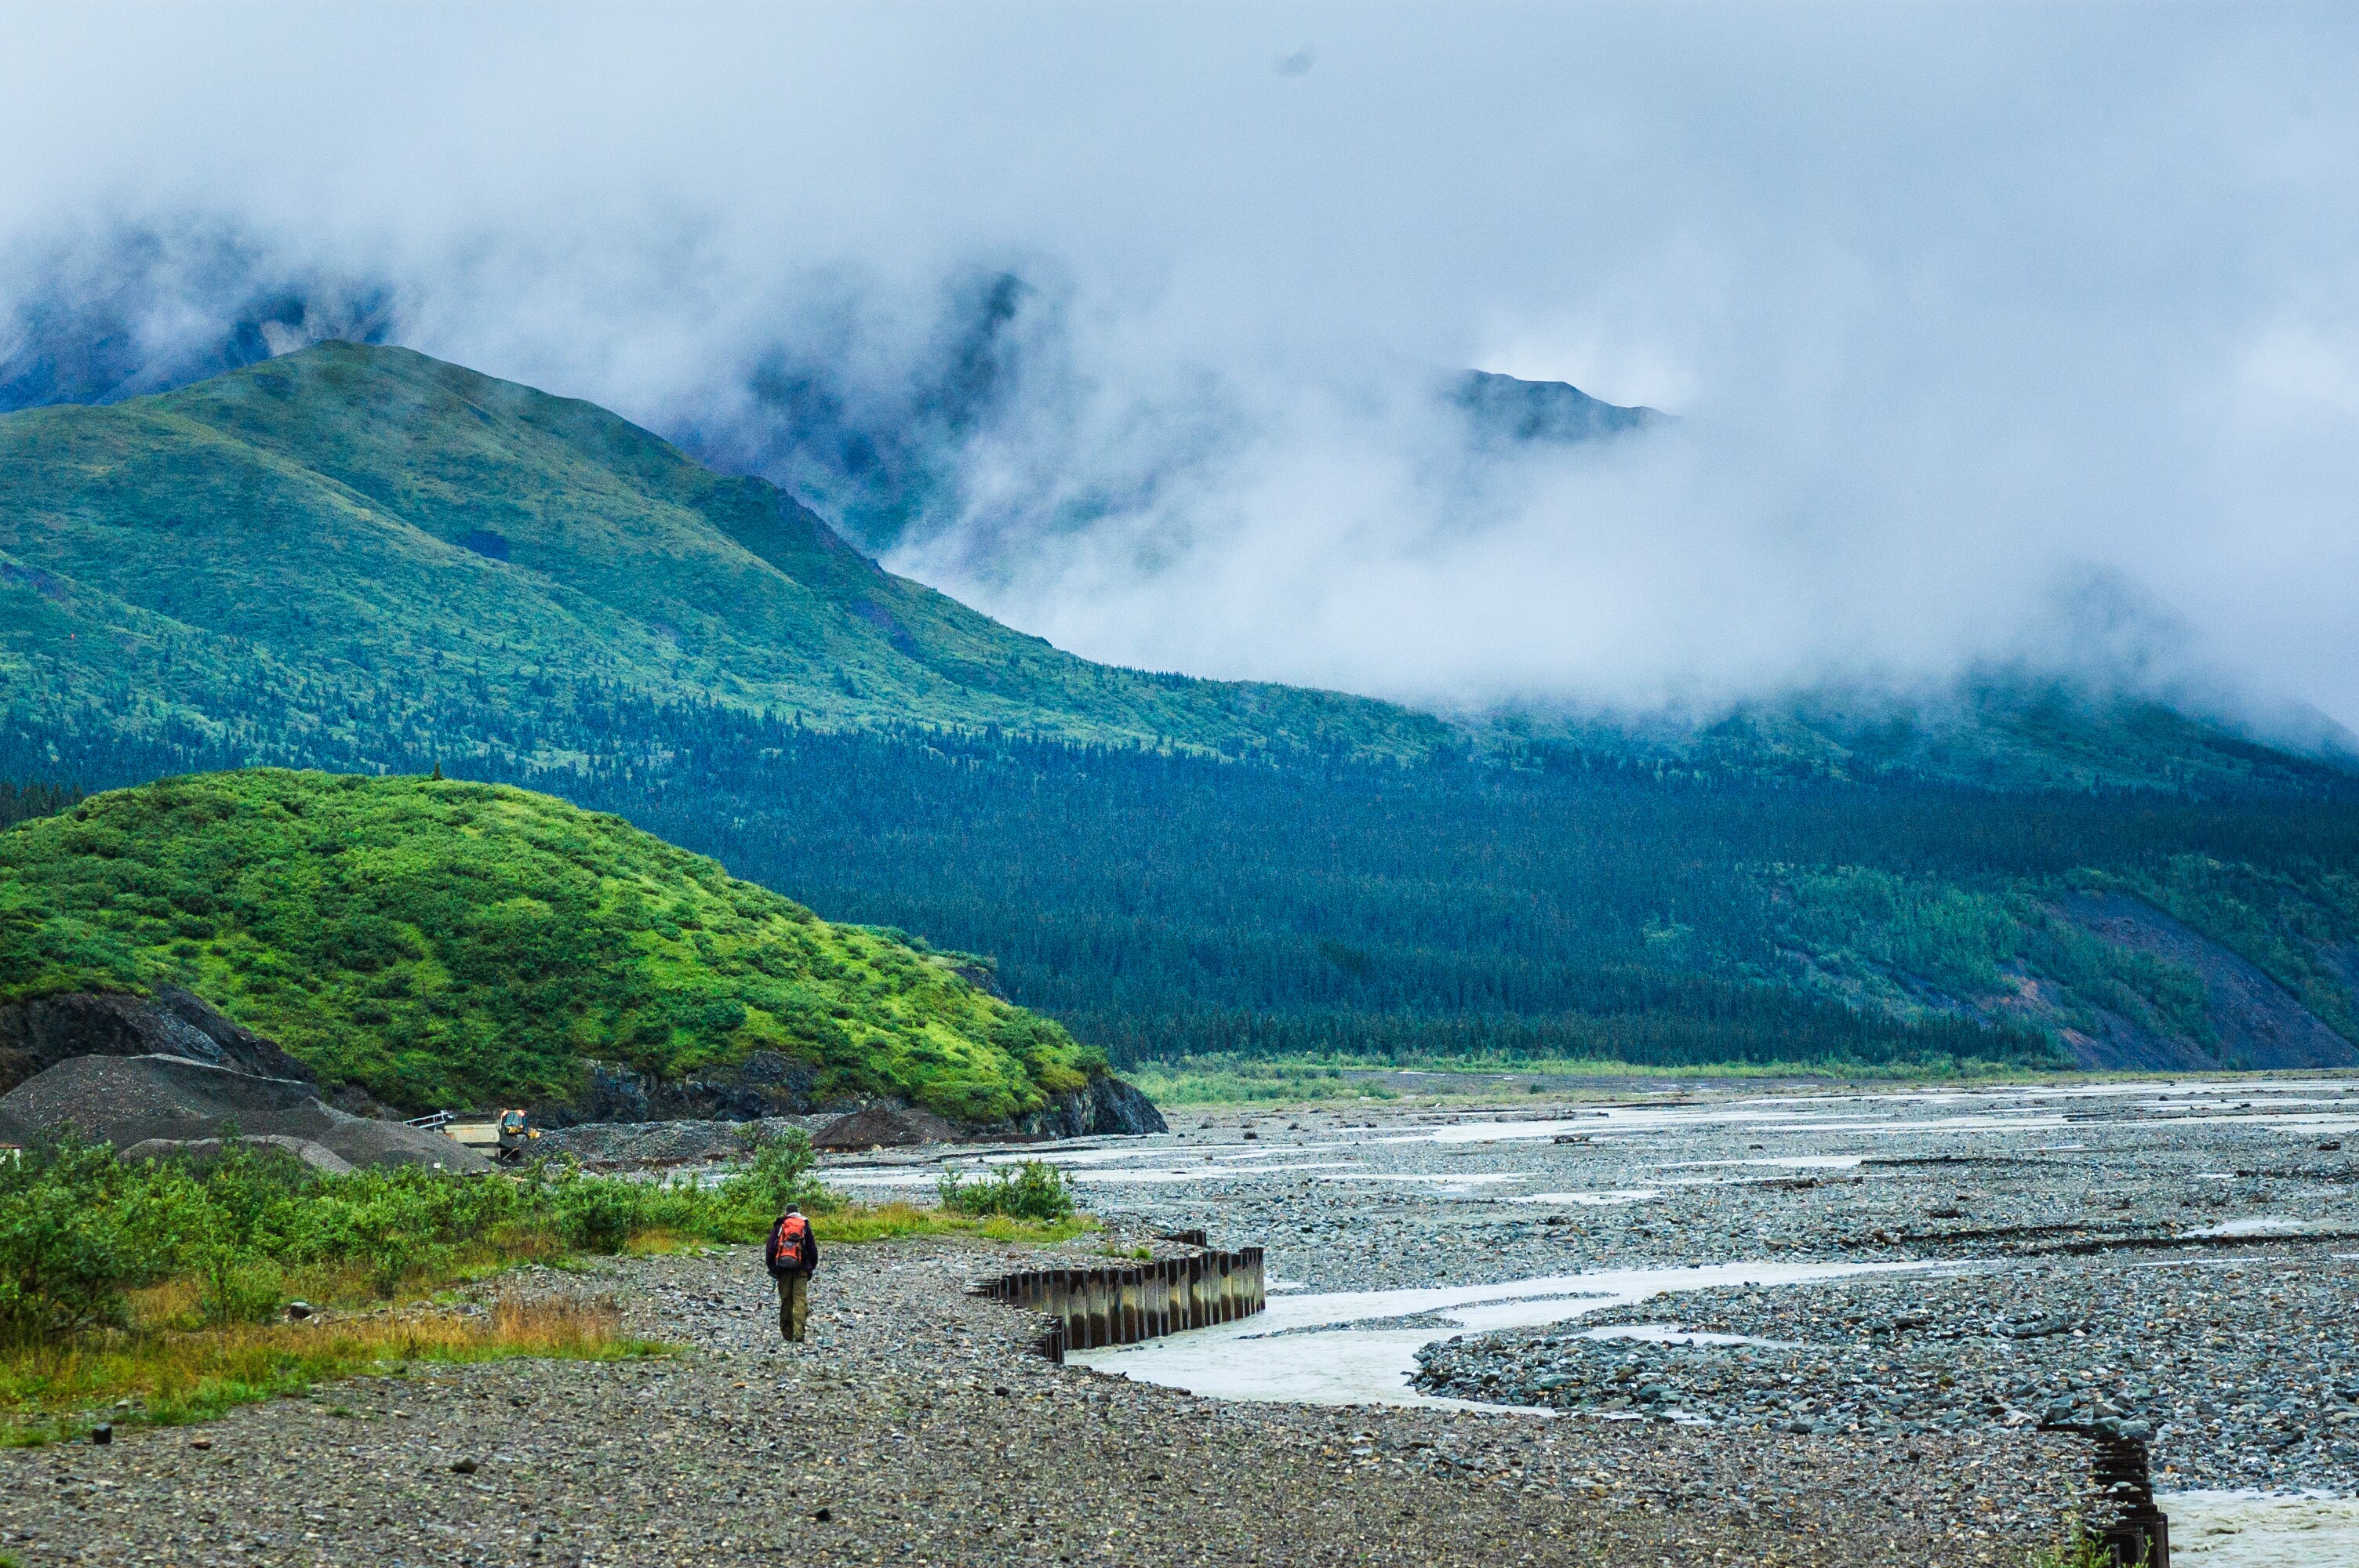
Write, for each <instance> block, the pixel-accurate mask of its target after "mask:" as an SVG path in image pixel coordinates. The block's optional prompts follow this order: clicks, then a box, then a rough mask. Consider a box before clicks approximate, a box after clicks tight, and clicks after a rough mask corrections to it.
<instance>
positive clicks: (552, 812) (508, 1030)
mask: <svg viewBox="0 0 2359 1568" xmlns="http://www.w3.org/2000/svg"><path fill="white" fill-rule="evenodd" d="M167 983H170V984H178V985H181V986H185V987H187V988H188V989H190V990H193V991H195V992H196V993H197V994H198V995H200V996H201V997H203V998H204V999H206V1000H208V1001H211V1002H212V1003H213V1004H214V1005H215V1006H217V1007H219V1008H221V1009H222V1010H223V1011H225V1012H227V1013H229V1014H230V1015H231V1016H233V1017H234V1018H235V1019H237V1020H238V1021H239V1022H243V1023H245V1024H246V1025H247V1026H248V1027H250V1028H253V1029H255V1030H257V1031H259V1032H261V1033H265V1034H267V1035H270V1036H271V1037H273V1038H275V1039H276V1040H277V1041H278V1043H279V1044H281V1045H283V1046H284V1047H285V1048H286V1049H287V1050H288V1051H289V1052H291V1053H293V1054H295V1055H296V1056H298V1057H299V1058H300V1059H301V1060H303V1061H304V1062H305V1063H306V1064H308V1065H310V1066H311V1067H312V1068H313V1070H314V1071H315V1072H316V1073H317V1074H318V1075H319V1076H320V1077H321V1080H322V1082H323V1083H327V1084H330V1085H336V1084H357V1085H360V1086H362V1087H364V1088H366V1089H367V1090H368V1091H369V1092H370V1093H372V1094H374V1095H375V1096H376V1097H378V1098H381V1099H385V1100H387V1101H390V1102H391V1103H393V1104H395V1105H397V1106H401V1107H404V1108H412V1109H424V1108H430V1107H434V1106H439V1105H450V1104H453V1103H457V1104H488V1103H492V1102H495V1101H501V1102H505V1101H509V1100H513V1099H517V1098H530V1099H535V1100H544V1101H549V1100H554V1101H559V1102H563V1101H566V1100H568V1099H569V1098H580V1096H581V1095H582V1091H583V1089H584V1087H585V1084H586V1067H585V1064H586V1063H589V1062H592V1061H606V1062H619V1063H623V1064H626V1065H628V1066H630V1067H632V1068H634V1069H636V1070H637V1071H639V1072H641V1073H644V1074H647V1075H649V1076H654V1077H658V1078H664V1079H679V1078H681V1077H687V1076H714V1075H718V1074H722V1073H724V1072H726V1071H728V1070H730V1069H740V1070H742V1069H745V1067H746V1066H747V1065H748V1064H758V1063H759V1062H760V1061H761V1060H763V1059H764V1058H763V1054H765V1053H766V1054H769V1056H770V1057H772V1058H775V1061H772V1062H771V1063H770V1065H769V1068H768V1074H769V1076H768V1080H767V1081H768V1082H770V1083H771V1084H772V1085H773V1086H774V1087H777V1089H778V1091H779V1098H784V1099H788V1100H793V1099H799V1100H802V1101H805V1102H808V1103H826V1102H829V1101H832V1100H839V1099H842V1098H845V1097H850V1096H859V1095H867V1094H892V1095H898V1096H901V1097H903V1098H908V1099H911V1100H915V1101H919V1102H921V1103H923V1104H926V1105H929V1106H932V1107H933V1108H936V1109H938V1110H940V1111H941V1112H942V1113H944V1114H945V1115H948V1116H951V1117H952V1118H955V1119H962V1120H966V1121H970V1122H978V1123H984V1122H1005V1121H1006V1120H1008V1119H1012V1118H1017V1117H1021V1116H1023V1115H1025V1114H1027V1113H1029V1112H1037V1111H1039V1110H1040V1109H1042V1108H1044V1107H1045V1106H1047V1105H1048V1103H1049V1100H1050V1099H1051V1098H1053V1097H1056V1096H1060V1095H1067V1094H1071V1092H1072V1091H1074V1090H1076V1089H1079V1088H1081V1087H1083V1086H1084V1085H1085V1084H1086V1083H1087V1082H1088V1081H1089V1078H1090V1076H1092V1075H1093V1074H1102V1073H1103V1066H1104V1064H1103V1058H1102V1057H1100V1056H1099V1055H1097V1054H1095V1053H1093V1052H1090V1051H1087V1050H1084V1049H1082V1048H1080V1047H1078V1046H1076V1045H1075V1044H1073V1042H1072V1040H1071V1037H1070V1036H1068V1035H1067V1034H1066V1033H1065V1032H1064V1031H1063V1030H1062V1029H1060V1028H1059V1027H1058V1026H1057V1025H1055V1024H1053V1023H1050V1022H1048V1021H1047V1020H1045V1019H1042V1018H1039V1017H1038V1016H1036V1015H1033V1014H1030V1013H1027V1012H1025V1011H1022V1010H1020V1009H1018V1008H1016V1007H1013V1006H1010V1005H1009V1004H1007V1003H1006V1002H1004V1001H1000V1000H997V999H995V998H994V997H992V996H989V995H987V994H985V993H984V992H983V991H981V990H978V989H976V988H975V987H974V986H973V985H971V984H969V983H968V982H967V981H966V980H965V979H962V978H961V977H960V975H959V974H958V973H957V971H956V970H955V968H953V966H952V961H951V959H948V958H944V957H939V956H934V955H930V954H927V953H921V952H919V951H917V950H915V949H913V948H912V947H910V946H908V945H907V944H906V943H904V942H902V941H899V940H897V939H895V938H894V937H892V936H889V935H881V934H879V933H876V932H874V931H869V930H865V929H861V928H857V927H850V926H843V925H830V924H829V923H827V922H825V921H822V920H820V919H817V918H816V917H814V916H813V915H812V914H810V911H809V910H806V909H804V908H802V907H801V906H800V905H799V904H796V903H791V902H789V901H788V900H787V899H785V898H782V897H780V896H779V895H778V894H777V893H775V892H770V891H769V890H767V889H766V888H761V887H756V886H755V885H753V884H752V883H749V882H744V881H737V880H736V879H734V878H733V877H730V876H729V875H727V874H726V873H725V872H723V871H722V869H721V868H720V867H719V866H718V865H716V864H714V863H713V862H712V861H711V860H704V859H702V858H701V857H699V856H696V855H691V854H690V853H688V852H687V851H685V850H682V849H675V848H673V847H672V846H670V845H669V844H666V843H664V842H663V841H662V840H660V839H658V838H651V837H649V836H648V835H647V834H645V833H642V832H640V831H638V830H637V829H636V828H634V827H630V826H629V825H628V824H626V823H625V822H623V821H621V820H620V819H618V818H616V817H613V816H598V815H593V814H592V813H588V812H584V811H581V810H578V809H577V808H575V807H573V806H567V805H565V804H564V803H563V802H561V801H557V800H552V799H550V798H549V797H548V796H545V795H531V794H527V793H526V792H524V791H521V790H515V789H504V788H498V787H495V786H490V785H484V784H460V783H445V782H442V781H439V780H438V781H428V780H423V779H416V778H407V779H362V778H357V777H353V776H343V777H335V776H331V775H327V774H321V773H286V772H280V771H276V770H260V771H255V772H250V773H217V774H208V775H202V776H199V777H193V778H183V779H173V780H168V781H166V782H164V783H161V784H152V785H148V786H147V787H144V788H140V789H133V790H123V791H117V792H114V793H112V794H108V795H96V796H93V797H92V798H91V799H89V800H86V801H83V802H82V803H81V804H79V805H77V806H73V807H72V808H71V810H70V811H68V812H67V813H65V814H64V815H62V816H54V817H49V818H45V819H40V820H36V821H31V822H27V823H24V824H21V825H19V826H18V827H14V828H11V829H9V830H7V831H6V832H5V833H0V1006H5V1005H6V1004H8V1003H12V1002H17V1001H24V1000H30V999H33V998H38V997H42V996H49V995H57V994H60V993H67V992H76V991H92V990H98V991H107V990H115V991H125V990H127V991H144V990H147V989H151V988H153V987H155V986H158V985H161V984H167Z"/></svg>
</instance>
